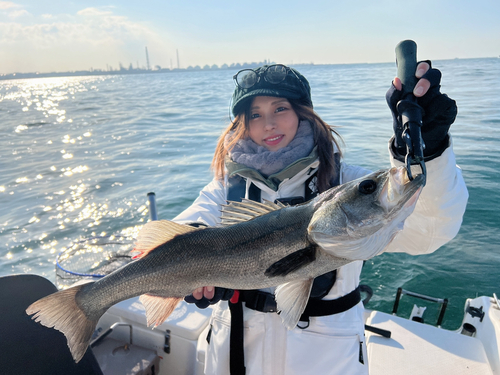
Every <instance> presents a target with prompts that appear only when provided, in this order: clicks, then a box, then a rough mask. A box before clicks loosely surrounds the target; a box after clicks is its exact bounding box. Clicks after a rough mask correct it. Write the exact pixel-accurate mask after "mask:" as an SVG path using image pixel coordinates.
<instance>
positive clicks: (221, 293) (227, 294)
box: [184, 286, 234, 309]
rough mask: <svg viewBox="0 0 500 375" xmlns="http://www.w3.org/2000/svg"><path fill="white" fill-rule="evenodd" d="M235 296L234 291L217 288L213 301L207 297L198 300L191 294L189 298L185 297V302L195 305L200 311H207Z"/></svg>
mask: <svg viewBox="0 0 500 375" xmlns="http://www.w3.org/2000/svg"><path fill="white" fill-rule="evenodd" d="M233 294H234V290H233V289H226V288H219V287H217V286H216V287H215V293H214V296H213V297H212V299H208V298H206V297H201V299H196V298H194V297H193V295H192V294H190V295H189V296H186V297H184V301H186V302H187V303H194V304H195V305H196V307H198V308H199V309H206V308H207V307H208V306H210V305H214V304H216V303H217V302H219V301H220V300H223V301H228V300H230V299H231V297H232V296H233Z"/></svg>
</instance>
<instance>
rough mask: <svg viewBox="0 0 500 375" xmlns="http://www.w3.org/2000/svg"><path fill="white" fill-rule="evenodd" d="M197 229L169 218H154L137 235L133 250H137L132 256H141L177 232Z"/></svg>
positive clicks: (182, 232) (183, 232) (168, 239)
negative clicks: (136, 253)
mask: <svg viewBox="0 0 500 375" xmlns="http://www.w3.org/2000/svg"><path fill="white" fill-rule="evenodd" d="M195 230H198V228H195V227H192V226H190V225H184V224H178V223H174V222H173V221H169V220H155V221H150V222H148V223H146V224H145V225H144V226H143V227H142V229H141V231H140V232H139V235H138V236H137V243H136V245H135V248H134V250H133V251H134V252H139V254H138V255H136V256H134V258H142V257H144V256H145V255H146V254H148V253H149V252H150V251H151V250H153V249H154V248H156V247H158V246H160V245H162V244H164V243H165V242H167V241H170V240H171V239H172V238H174V237H175V236H177V235H179V234H185V233H189V232H192V231H195Z"/></svg>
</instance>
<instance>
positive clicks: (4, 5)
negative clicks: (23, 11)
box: [0, 1, 23, 10]
mask: <svg viewBox="0 0 500 375" xmlns="http://www.w3.org/2000/svg"><path fill="white" fill-rule="evenodd" d="M22 7H23V6H22V5H19V4H14V3H13V2H11V1H0V9H2V10H4V9H12V8H22Z"/></svg>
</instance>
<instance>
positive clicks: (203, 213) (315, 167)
mask: <svg viewBox="0 0 500 375" xmlns="http://www.w3.org/2000/svg"><path fill="white" fill-rule="evenodd" d="M416 76H417V77H418V78H419V81H418V83H417V85H416V87H415V90H414V94H415V96H416V97H417V98H418V101H419V104H420V105H421V106H422V107H423V109H424V111H425V116H424V118H423V127H422V137H423V140H424V142H425V144H426V148H425V152H424V156H425V161H426V167H427V184H426V187H425V188H424V190H423V192H422V194H421V195H420V198H419V201H418V202H417V206H416V208H415V210H414V212H413V214H411V215H410V217H408V219H407V220H406V223H405V227H404V229H403V230H402V231H401V232H399V234H398V235H397V236H396V238H395V239H394V240H393V241H392V242H391V243H390V245H389V246H388V247H387V248H386V249H385V250H384V251H390V252H407V253H410V254H423V253H429V252H432V251H434V250H436V249H437V248H439V247H440V246H441V245H443V244H444V243H446V242H447V241H449V240H451V239H452V238H453V237H454V236H455V235H456V233H457V232H458V230H459V228H460V224H461V220H462V216H463V213H464V211H465V206H466V202H467V197H468V194H467V189H466V187H465V184H464V182H463V179H462V176H461V173H460V170H459V169H458V168H457V167H456V165H455V158H454V154H453V150H452V147H451V141H450V138H449V135H448V129H449V127H450V125H451V124H452V123H453V121H454V119H455V116H456V105H455V102H454V101H453V100H451V99H449V98H448V97H447V96H446V95H444V94H441V93H440V92H439V88H440V86H439V82H440V77H441V75H440V72H439V71H438V70H436V69H432V68H431V66H430V62H424V63H420V64H419V65H418V67H417V72H416ZM234 79H235V82H236V88H235V91H234V94H233V102H232V108H231V109H232V113H233V114H234V116H235V119H234V121H232V123H231V124H230V125H229V127H228V128H227V129H226V131H225V132H223V134H222V136H221V138H220V139H219V142H218V144H217V147H216V151H215V156H214V159H213V162H212V167H213V170H214V173H215V178H214V180H213V181H212V182H211V183H210V184H208V185H207V186H206V187H205V188H204V189H203V190H202V191H201V193H200V196H199V197H198V199H196V201H195V202H194V203H193V204H192V205H191V206H190V207H189V208H188V209H186V210H185V211H184V212H182V213H181V214H180V215H178V216H177V217H176V218H175V219H174V220H175V221H177V222H180V223H188V224H192V225H208V226H214V225H217V224H218V223H220V211H219V210H220V205H221V204H224V203H225V202H226V200H241V198H247V199H252V200H257V201H262V200H263V199H267V200H270V201H275V200H281V201H284V202H286V203H291V204H296V203H301V202H303V201H307V200H309V199H311V198H313V197H314V196H315V195H316V194H317V193H321V192H323V191H325V190H327V189H328V188H330V187H332V186H335V185H338V184H342V183H345V182H348V181H351V180H353V179H356V178H359V177H362V176H364V175H366V174H368V173H369V171H367V170H365V169H363V168H360V167H356V166H350V165H346V164H345V163H343V162H342V161H341V152H340V150H339V147H338V141H337V139H338V138H339V137H338V134H337V133H336V131H335V130H333V129H332V128H331V127H330V126H329V125H327V124H326V123H325V122H324V121H323V120H321V118H320V117H319V116H318V115H317V114H316V113H315V112H314V111H313V108H312V101H311V91H310V87H309V83H308V81H307V80H306V79H305V77H303V76H302V75H301V74H300V73H299V72H297V71H296V70H294V69H292V68H289V67H286V66H283V65H272V66H262V67H260V68H257V69H254V70H252V69H246V70H242V71H240V72H238V74H236V75H235V76H234ZM401 97H402V92H401V81H400V80H399V79H398V78H395V79H394V81H393V85H392V87H391V89H390V90H389V91H388V94H387V100H388V103H389V106H390V108H391V110H392V112H393V117H394V131H395V136H394V137H393V138H392V139H391V141H390V151H391V163H392V164H393V165H401V164H402V162H404V160H405V159H404V157H405V153H406V147H405V143H404V142H403V139H402V137H403V136H402V125H401V121H400V118H399V115H398V114H397V112H396V104H397V102H398V101H399V100H400V99H401ZM417 171H418V169H416V170H415V171H414V173H418V172H417ZM361 268H362V262H361V261H355V262H352V263H350V264H348V265H346V266H343V267H341V268H339V269H338V270H337V271H334V272H330V273H328V274H325V275H323V276H320V277H318V278H317V279H316V280H315V283H314V286H313V290H312V292H311V299H312V300H316V301H320V302H319V303H318V302H316V305H318V306H320V307H319V310H318V311H316V312H315V313H313V314H311V316H309V317H306V319H304V321H301V322H300V324H299V325H298V326H297V327H296V328H294V329H292V330H287V329H286V328H285V327H284V326H283V324H282V322H281V319H280V317H279V316H278V314H277V313H276V305H275V303H274V300H273V292H274V290H273V289H272V288H269V289H267V290H261V291H249V292H247V291H244V292H242V293H241V294H240V295H239V296H238V299H236V298H234V297H233V299H232V300H231V302H228V301H226V300H224V299H227V298H228V297H230V296H231V291H226V290H222V289H220V288H214V287H212V286H207V287H205V288H200V289H198V290H196V291H194V292H193V295H192V296H188V297H187V300H188V301H189V302H195V303H196V304H197V305H198V306H199V307H206V306H207V305H208V304H211V303H216V302H218V301H219V300H220V299H221V297H222V299H223V301H221V302H220V303H219V304H218V305H217V306H216V308H215V310H214V313H213V315H212V319H211V333H210V337H209V346H208V351H207V355H206V363H205V373H206V374H229V373H232V374H235V373H244V372H245V369H246V374H259V375H261V374H273V375H276V374H287V375H289V374H368V360H367V357H366V348H365V343H364V318H363V311H364V309H363V304H362V302H360V297H359V288H358V286H359V278H360V273H361ZM311 299H310V300H311ZM325 301H328V302H325ZM233 302H234V303H233ZM238 306H239V307H238ZM324 306H326V307H324ZM332 306H333V308H332ZM239 309H241V310H239ZM240 314H242V318H241V317H239V315H240ZM235 316H238V317H235ZM241 324H242V326H241ZM242 327H244V329H242ZM240 331H242V332H243V333H242V336H243V338H241V334H239V332H240ZM231 332H232V334H233V337H231ZM240 341H241V342H240Z"/></svg>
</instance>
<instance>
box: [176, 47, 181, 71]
mask: <svg viewBox="0 0 500 375" xmlns="http://www.w3.org/2000/svg"><path fill="white" fill-rule="evenodd" d="M175 51H176V52H177V69H180V68H181V65H180V64H179V50H178V49H176V50H175Z"/></svg>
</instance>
